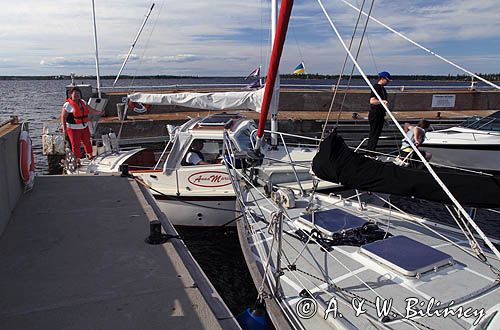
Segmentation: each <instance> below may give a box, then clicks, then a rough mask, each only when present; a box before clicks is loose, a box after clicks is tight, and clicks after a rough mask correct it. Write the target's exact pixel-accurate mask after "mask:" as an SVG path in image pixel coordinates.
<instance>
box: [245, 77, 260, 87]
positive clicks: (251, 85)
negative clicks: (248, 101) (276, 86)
mask: <svg viewBox="0 0 500 330" xmlns="http://www.w3.org/2000/svg"><path fill="white" fill-rule="evenodd" d="M261 86H262V85H261V83H260V79H259V80H255V81H254V82H253V83H251V84H250V85H247V88H260V87H261Z"/></svg>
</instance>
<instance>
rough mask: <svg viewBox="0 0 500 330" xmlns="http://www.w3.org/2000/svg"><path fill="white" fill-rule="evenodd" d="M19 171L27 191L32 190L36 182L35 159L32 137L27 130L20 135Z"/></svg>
mask: <svg viewBox="0 0 500 330" xmlns="http://www.w3.org/2000/svg"><path fill="white" fill-rule="evenodd" d="M19 171H20V173H21V179H22V180H23V183H24V185H25V187H26V189H28V190H29V189H31V188H32V187H33V184H34V182H35V157H34V156H33V145H32V143H31V139H30V136H29V134H28V132H27V131H25V130H22V131H21V134H20V135H19Z"/></svg>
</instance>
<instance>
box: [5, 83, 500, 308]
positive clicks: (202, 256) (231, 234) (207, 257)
mask: <svg viewBox="0 0 500 330" xmlns="http://www.w3.org/2000/svg"><path fill="white" fill-rule="evenodd" d="M80 82H82V81H78V83H80ZM69 83H70V81H69V80H47V81H39V80H33V81H24V80H22V81H1V80H0V122H1V121H3V120H5V119H8V118H9V116H11V115H16V116H18V117H19V118H20V120H22V121H27V122H28V123H29V125H30V129H31V137H32V139H33V141H34V151H35V158H36V165H37V169H38V171H39V172H46V171H47V160H46V158H45V157H43V156H42V154H41V153H42V149H41V135H42V127H43V123H44V122H45V121H48V120H53V119H56V118H58V117H59V114H60V109H61V105H62V103H63V102H64V99H65V97H64V89H65V86H66V85H68V84H69ZM83 83H87V84H92V85H95V82H94V81H90V80H89V81H83ZM111 83H112V81H108V80H105V81H103V85H104V86H109V85H110V84H111ZM200 83H210V84H224V83H232V84H234V83H246V82H245V81H244V80H243V79H238V78H212V79H203V80H201V79H182V80H178V79H177V80H175V79H169V80H155V79H147V80H136V81H135V82H134V85H135V86H140V85H142V86H158V85H172V84H200ZM282 83H289V84H294V83H296V84H314V85H331V84H334V83H335V82H334V81H329V80H308V81H304V80H289V81H283V82H282ZM418 83H419V82H400V84H404V85H407V86H409V85H415V84H418ZM432 83H433V85H441V86H443V85H446V86H450V85H456V86H467V85H468V83H463V82H462V83H460V82H453V83H450V82H432ZM131 84H132V81H130V80H123V81H121V85H122V86H130V85H131ZM353 84H354V85H361V82H360V81H355V82H353ZM426 84H427V83H426ZM499 198H500V197H499ZM393 201H394V202H395V203H396V204H397V205H398V206H399V207H401V208H403V209H404V210H406V211H408V212H410V213H414V214H418V215H421V216H425V217H428V218H434V219H438V220H439V221H442V222H446V223H453V222H452V220H451V218H450V216H449V215H448V214H447V212H446V210H445V209H444V207H443V206H442V205H439V204H436V203H432V202H427V201H420V200H411V199H409V198H394V199H393ZM477 219H478V223H479V225H480V226H481V228H482V229H483V230H484V231H485V232H486V233H487V234H488V235H491V236H492V237H496V238H499V237H500V215H499V214H494V213H487V212H479V214H478V217H477ZM181 235H183V236H184V239H185V242H186V244H187V245H188V247H189V249H190V250H191V251H192V253H193V255H194V256H195V258H196V259H197V260H198V262H199V263H200V265H201V266H202V268H203V269H204V271H205V272H206V274H207V275H208V277H209V278H210V280H211V281H212V282H213V284H214V286H215V287H216V289H217V290H218V291H219V292H220V293H221V295H222V297H223V298H224V300H225V301H226V303H227V304H228V306H229V308H230V309H231V311H232V312H233V313H235V314H238V313H240V312H241V311H243V310H244V308H246V307H248V306H251V305H252V304H253V302H254V301H255V297H256V291H255V288H254V287H253V284H252V283H253V282H252V280H251V277H250V275H249V273H248V270H247V268H246V264H245V261H244V259H243V255H242V253H241V250H240V248H239V243H238V237H237V234H236V231H235V229H231V228H224V229H217V230H210V231H206V230H201V231H200V230H193V229H184V230H181Z"/></svg>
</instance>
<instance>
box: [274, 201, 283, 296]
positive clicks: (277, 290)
mask: <svg viewBox="0 0 500 330" xmlns="http://www.w3.org/2000/svg"><path fill="white" fill-rule="evenodd" d="M279 205H280V211H279V212H278V215H277V217H278V223H277V224H276V226H277V228H275V230H277V234H278V251H277V253H276V272H275V273H274V280H275V287H274V296H275V297H276V298H281V296H282V290H281V282H280V277H281V276H282V275H283V271H282V270H281V252H282V251H281V249H282V240H283V211H282V210H281V208H282V205H281V203H280V204H279Z"/></svg>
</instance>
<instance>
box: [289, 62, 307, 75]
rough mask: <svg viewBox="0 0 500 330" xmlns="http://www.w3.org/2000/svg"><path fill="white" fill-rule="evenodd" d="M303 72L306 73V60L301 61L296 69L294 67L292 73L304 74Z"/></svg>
mask: <svg viewBox="0 0 500 330" xmlns="http://www.w3.org/2000/svg"><path fill="white" fill-rule="evenodd" d="M302 73H306V68H305V67H304V62H300V64H299V65H297V67H296V68H295V69H293V73H292V74H302Z"/></svg>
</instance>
